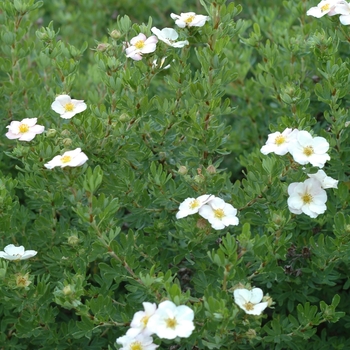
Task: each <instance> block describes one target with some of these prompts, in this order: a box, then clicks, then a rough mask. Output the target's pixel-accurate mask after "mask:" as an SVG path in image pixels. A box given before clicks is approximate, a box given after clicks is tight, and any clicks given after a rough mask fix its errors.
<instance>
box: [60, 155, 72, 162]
mask: <svg viewBox="0 0 350 350" xmlns="http://www.w3.org/2000/svg"><path fill="white" fill-rule="evenodd" d="M71 160H72V157H71V156H63V157H61V162H62V163H69V162H70V161H71Z"/></svg>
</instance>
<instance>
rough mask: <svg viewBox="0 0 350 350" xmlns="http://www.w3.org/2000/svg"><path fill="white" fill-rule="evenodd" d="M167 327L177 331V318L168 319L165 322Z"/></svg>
mask: <svg viewBox="0 0 350 350" xmlns="http://www.w3.org/2000/svg"><path fill="white" fill-rule="evenodd" d="M165 323H166V326H167V327H168V328H171V329H175V327H176V326H177V322H176V319H175V318H168V319H166V320H165Z"/></svg>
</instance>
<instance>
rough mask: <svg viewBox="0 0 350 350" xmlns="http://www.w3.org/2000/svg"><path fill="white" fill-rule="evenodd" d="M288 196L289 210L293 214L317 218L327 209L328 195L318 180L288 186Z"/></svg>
mask: <svg viewBox="0 0 350 350" xmlns="http://www.w3.org/2000/svg"><path fill="white" fill-rule="evenodd" d="M288 194H289V198H288V208H289V210H290V211H291V212H292V213H293V214H301V213H304V214H306V215H308V216H310V217H311V218H316V217H317V216H318V215H319V214H323V213H324V212H325V211H326V209H327V207H326V204H325V203H326V202H327V193H326V191H325V190H324V189H323V188H322V187H321V183H320V181H318V180H316V179H312V178H311V179H307V180H305V181H304V182H293V183H291V184H290V185H289V186H288Z"/></svg>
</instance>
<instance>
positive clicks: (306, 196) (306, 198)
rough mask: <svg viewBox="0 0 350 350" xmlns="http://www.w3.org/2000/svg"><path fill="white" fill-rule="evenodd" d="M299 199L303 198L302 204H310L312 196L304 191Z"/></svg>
mask: <svg viewBox="0 0 350 350" xmlns="http://www.w3.org/2000/svg"><path fill="white" fill-rule="evenodd" d="M301 199H302V200H303V202H304V204H310V203H311V202H312V196H311V194H310V193H305V194H304V195H302V197H301Z"/></svg>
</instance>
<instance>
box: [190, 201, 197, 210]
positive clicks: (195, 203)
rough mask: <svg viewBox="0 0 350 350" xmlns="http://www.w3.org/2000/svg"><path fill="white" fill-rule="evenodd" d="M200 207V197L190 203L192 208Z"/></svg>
mask: <svg viewBox="0 0 350 350" xmlns="http://www.w3.org/2000/svg"><path fill="white" fill-rule="evenodd" d="M198 207H199V200H198V199H194V200H193V201H192V202H191V203H190V209H192V210H193V209H195V208H198Z"/></svg>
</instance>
